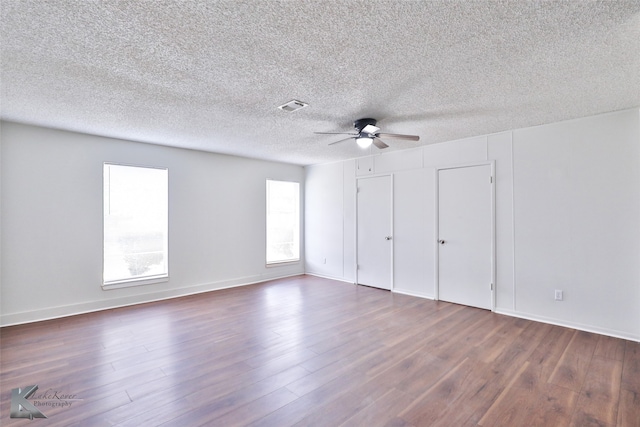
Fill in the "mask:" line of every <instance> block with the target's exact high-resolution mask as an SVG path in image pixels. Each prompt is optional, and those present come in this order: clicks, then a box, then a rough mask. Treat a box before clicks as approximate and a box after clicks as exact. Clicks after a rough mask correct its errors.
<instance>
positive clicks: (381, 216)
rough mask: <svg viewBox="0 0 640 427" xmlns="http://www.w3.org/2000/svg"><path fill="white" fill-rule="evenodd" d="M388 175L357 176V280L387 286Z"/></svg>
mask: <svg viewBox="0 0 640 427" xmlns="http://www.w3.org/2000/svg"><path fill="white" fill-rule="evenodd" d="M391 191H392V185H391V176H378V177H373V178H360V179H358V193H357V194H358V197H357V200H358V206H357V209H358V210H357V212H358V214H357V216H358V219H357V221H358V223H357V234H358V239H357V244H358V249H357V253H358V261H357V263H358V268H357V278H358V279H357V280H358V283H359V284H361V285H367V286H374V287H376V288H382V289H391V283H392V282H391V257H392V250H393V240H392V239H393V237H392V233H391V231H392V225H391V224H392V223H391V208H392V195H391Z"/></svg>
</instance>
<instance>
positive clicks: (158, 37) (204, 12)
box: [0, 0, 640, 165]
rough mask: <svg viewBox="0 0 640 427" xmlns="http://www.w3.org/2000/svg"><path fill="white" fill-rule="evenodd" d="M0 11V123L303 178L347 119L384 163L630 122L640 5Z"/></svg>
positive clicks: (314, 2) (56, 3)
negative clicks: (189, 152)
mask: <svg viewBox="0 0 640 427" xmlns="http://www.w3.org/2000/svg"><path fill="white" fill-rule="evenodd" d="M0 7H1V9H0V12H1V25H2V29H1V39H0V42H1V51H0V53H1V57H0V61H1V69H0V71H1V75H0V77H1V90H2V92H1V96H2V98H1V115H2V116H1V117H2V119H4V120H10V121H16V122H23V123H30V124H36V125H42V126H46V127H52V128H59V129H67V130H73V131H78V132H85V133H90V134H96V135H103V136H109V137H116V138H124V139H129V140H134V141H143V142H149V143H154V144H162V145H170V146H176V147H185V148H193V149H198V150H205V151H212V152H219V153H227V154H233V155H239V156H246V157H255V158H262V159H269V160H277V161H283V162H289V163H295V164H302V165H306V164H314V163H323V162H329V161H336V160H341V159H346V158H353V157H358V156H362V155H365V154H368V153H369V151H368V150H367V151H363V150H361V149H359V148H358V147H357V146H356V144H355V143H354V142H353V141H347V142H343V143H340V144H336V145H332V146H329V145H328V143H329V142H332V141H336V140H338V139H340V138H341V137H340V136H339V135H315V134H314V133H313V132H314V131H325V132H351V131H353V128H352V122H353V120H355V119H358V118H361V117H373V118H377V119H378V120H379V122H378V126H379V127H381V128H382V130H381V131H382V132H389V133H406V134H418V135H420V137H421V140H420V142H419V143H415V142H407V141H397V140H386V142H387V143H388V144H389V145H391V148H388V149H386V151H392V150H397V149H405V148H409V147H414V146H417V145H421V144H430V143H436V142H442V141H447V140H452V139H458V138H463V137H467V136H474V135H482V134H487V133H492V132H498V131H503V130H508V129H514V128H520V127H527V126H532V125H538V124H542V123H550V122H554V121H559V120H564V119H570V118H575V117H582V116H588V115H592V114H597V113H603V112H608V111H615V110H621V109H625V108H630V107H637V106H640V0H637V1H616V2H614V1H606V2H593V1H578V0H574V1H545V2H538V1H491V2H489V1H486V2H482V1H480V2H471V1H457V2H456V1H446V2H445V1H430V2H423V1H373V0H368V1H355V0H335V1H321V0H304V1H303V0H284V1H272V0H248V1H241V0H231V1H197V2H196V1H178V0H176V1H160V0H158V1H135V0H131V1H96V2H90V1H83V0H77V1H72V0H52V1H46V2H45V1H27V0H2V1H1V6H0ZM291 99H298V100H301V101H303V102H306V103H308V104H309V106H308V107H306V108H304V109H302V110H299V111H296V112H293V113H286V112H283V111H281V110H279V109H277V108H276V107H277V106H278V105H281V104H284V103H285V102H287V101H290V100H291ZM371 150H372V151H373V152H377V149H376V148H375V147H374V148H372V149H371Z"/></svg>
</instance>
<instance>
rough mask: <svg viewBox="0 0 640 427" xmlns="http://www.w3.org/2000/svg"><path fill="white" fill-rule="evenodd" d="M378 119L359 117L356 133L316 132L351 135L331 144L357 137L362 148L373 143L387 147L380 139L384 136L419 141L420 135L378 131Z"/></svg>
mask: <svg viewBox="0 0 640 427" xmlns="http://www.w3.org/2000/svg"><path fill="white" fill-rule="evenodd" d="M376 123H377V120H376V119H370V118H365V119H358V120H356V121H355V122H353V127H354V128H355V129H356V131H357V132H356V133H348V132H314V133H317V134H321V135H351V136H350V137H348V138H344V139H341V140H339V141H335V142H332V143H330V144H329V145H333V144H337V143H339V142H343V141H346V140H348V139H355V140H356V142H357V143H358V145H359V146H360V147H362V148H369V147H370V146H371V144H373V145H375V146H376V147H378V148H379V149H383V148H387V147H388V145H387V144H385V142H384V141H383V140H382V139H380V137H381V136H382V137H384V138H395V139H405V140H408V141H419V140H420V137H419V136H418V135H401V134H397V133H381V132H378V131H379V130H380V128H379V127H377V126H376Z"/></svg>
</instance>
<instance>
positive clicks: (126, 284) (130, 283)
mask: <svg viewBox="0 0 640 427" xmlns="http://www.w3.org/2000/svg"><path fill="white" fill-rule="evenodd" d="M168 281H169V276H168V275H167V276H153V277H145V278H140V279H129V280H118V281H114V282H107V283H103V284H102V290H103V291H109V290H111V289H121V288H131V287H134V286H144V285H152V284H154V283H162V282H168Z"/></svg>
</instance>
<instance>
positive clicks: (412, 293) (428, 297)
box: [391, 289, 434, 300]
mask: <svg viewBox="0 0 640 427" xmlns="http://www.w3.org/2000/svg"><path fill="white" fill-rule="evenodd" d="M391 291H392V292H394V293H396V294H402V295H409V296H412V297H418V298H425V299H430V300H433V299H434V298H433V295H425V294H421V293H418V292H413V291H405V290H403V289H392V290H391Z"/></svg>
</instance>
